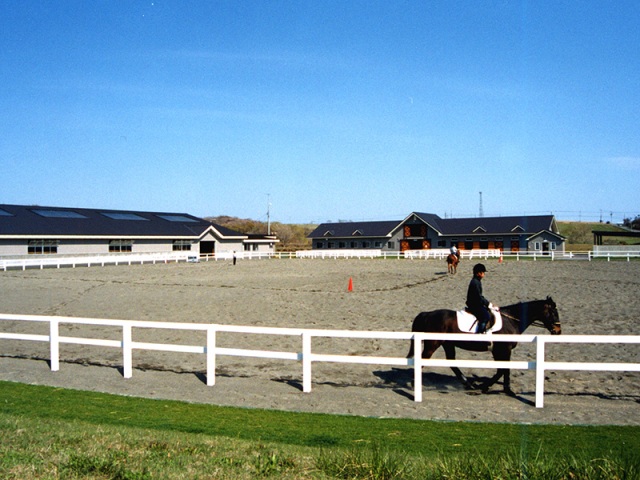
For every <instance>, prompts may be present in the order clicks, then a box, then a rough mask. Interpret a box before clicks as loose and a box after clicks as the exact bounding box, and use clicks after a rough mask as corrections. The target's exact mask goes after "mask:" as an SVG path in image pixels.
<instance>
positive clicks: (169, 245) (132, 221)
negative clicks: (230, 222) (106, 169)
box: [0, 205, 278, 257]
mask: <svg viewBox="0 0 640 480" xmlns="http://www.w3.org/2000/svg"><path fill="white" fill-rule="evenodd" d="M277 242H278V240H277V238H276V237H275V236H271V235H247V234H244V233H240V232H236V231H234V230H231V229H229V228H226V227H223V226H220V225H216V224H214V223H211V222H208V221H207V220H204V219H202V218H198V217H194V216H193V215H189V214H187V213H172V212H140V211H129V210H108V209H88V208H60V207H41V206H33V205H31V206H25V205H0V256H2V257H19V256H23V255H57V254H59V255H96V254H109V253H113V254H117V253H129V252H130V253H160V252H171V251H189V252H191V253H193V254H194V255H205V254H208V255H217V254H230V253H232V252H243V251H244V252H259V253H274V252H275V245H276V243H277Z"/></svg>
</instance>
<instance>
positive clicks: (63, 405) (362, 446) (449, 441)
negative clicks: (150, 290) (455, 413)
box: [0, 382, 640, 479]
mask: <svg viewBox="0 0 640 480" xmlns="http://www.w3.org/2000/svg"><path fill="white" fill-rule="evenodd" d="M425 408H428V406H426V405H425ZM479 408H481V402H479ZM638 452H640V427H632V426H630V427H616V426H553V425H515V424H488V423H463V422H457V423H456V422H432V421H418V420H407V419H376V418H364V417H351V416H336V415H321V414H308V413H285V412H278V411H267V410H258V409H240V408H229V407H218V406H213V405H201V404H189V403H184V402H175V401H163V400H150V399H142V398H135V397H122V396H116V395H108V394H100V393H94V392H84V391H75V390H66V389H59V388H52V387H42V386H32V385H23V384H18V383H11V382H0V478H114V479H115V478H121V479H125V478H130V479H134V478H140V479H146V478H212V477H215V478H256V477H269V476H277V477H278V478H640V477H638V474H639V473H640V469H639V465H640V456H639V455H640V454H639V453H638ZM549 469H550V470H549ZM546 470H549V472H550V473H545V472H546ZM455 472H458V473H457V474H454V473H455ZM465 472H466V473H465ZM527 472H529V473H527ZM532 472H534V473H535V475H536V476H532V475H533V473H532ZM567 472H572V475H573V477H572V476H570V475H569V473H567ZM580 472H582V473H580ZM597 472H602V473H603V474H604V473H606V476H600V477H597V476H595V475H596V473H597ZM632 473H633V474H634V475H635V476H633V475H631V474H632ZM430 475H435V476H430ZM447 475H449V476H447ZM451 475H453V476H451Z"/></svg>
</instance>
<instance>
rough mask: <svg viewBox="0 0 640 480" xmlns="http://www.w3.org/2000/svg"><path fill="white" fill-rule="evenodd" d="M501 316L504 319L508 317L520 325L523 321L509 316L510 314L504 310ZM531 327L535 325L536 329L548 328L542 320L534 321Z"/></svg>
mask: <svg viewBox="0 0 640 480" xmlns="http://www.w3.org/2000/svg"><path fill="white" fill-rule="evenodd" d="M500 315H502V316H503V317H507V318H510V319H511V320H514V321H516V322H518V323H520V322H521V321H522V320H521V319H519V318H517V317H514V316H513V315H509V314H508V313H504V312H503V311H502V310H500ZM529 325H533V326H534V327H542V328H547V326H546V325H545V324H544V322H543V321H542V320H538V319H536V320H534V321H533V322H531V323H530V324H529Z"/></svg>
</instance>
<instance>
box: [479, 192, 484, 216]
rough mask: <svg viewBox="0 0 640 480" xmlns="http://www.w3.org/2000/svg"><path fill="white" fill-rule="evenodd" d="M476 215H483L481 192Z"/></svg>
mask: <svg viewBox="0 0 640 480" xmlns="http://www.w3.org/2000/svg"><path fill="white" fill-rule="evenodd" d="M478 216H479V217H480V218H482V217H484V211H483V210H482V192H480V209H479V211H478Z"/></svg>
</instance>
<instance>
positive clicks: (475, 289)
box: [467, 275, 489, 312]
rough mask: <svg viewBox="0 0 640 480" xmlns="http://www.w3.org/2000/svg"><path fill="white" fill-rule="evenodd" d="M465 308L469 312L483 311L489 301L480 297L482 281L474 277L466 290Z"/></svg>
mask: <svg viewBox="0 0 640 480" xmlns="http://www.w3.org/2000/svg"><path fill="white" fill-rule="evenodd" d="M467 307H468V308H469V310H471V312H477V311H479V310H480V311H481V310H485V309H487V308H488V307H489V300H487V299H486V298H485V297H484V296H483V295H482V281H481V280H480V279H479V278H478V277H476V276H475V275H474V276H473V278H472V279H471V281H470V282H469V289H468V290H467Z"/></svg>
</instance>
